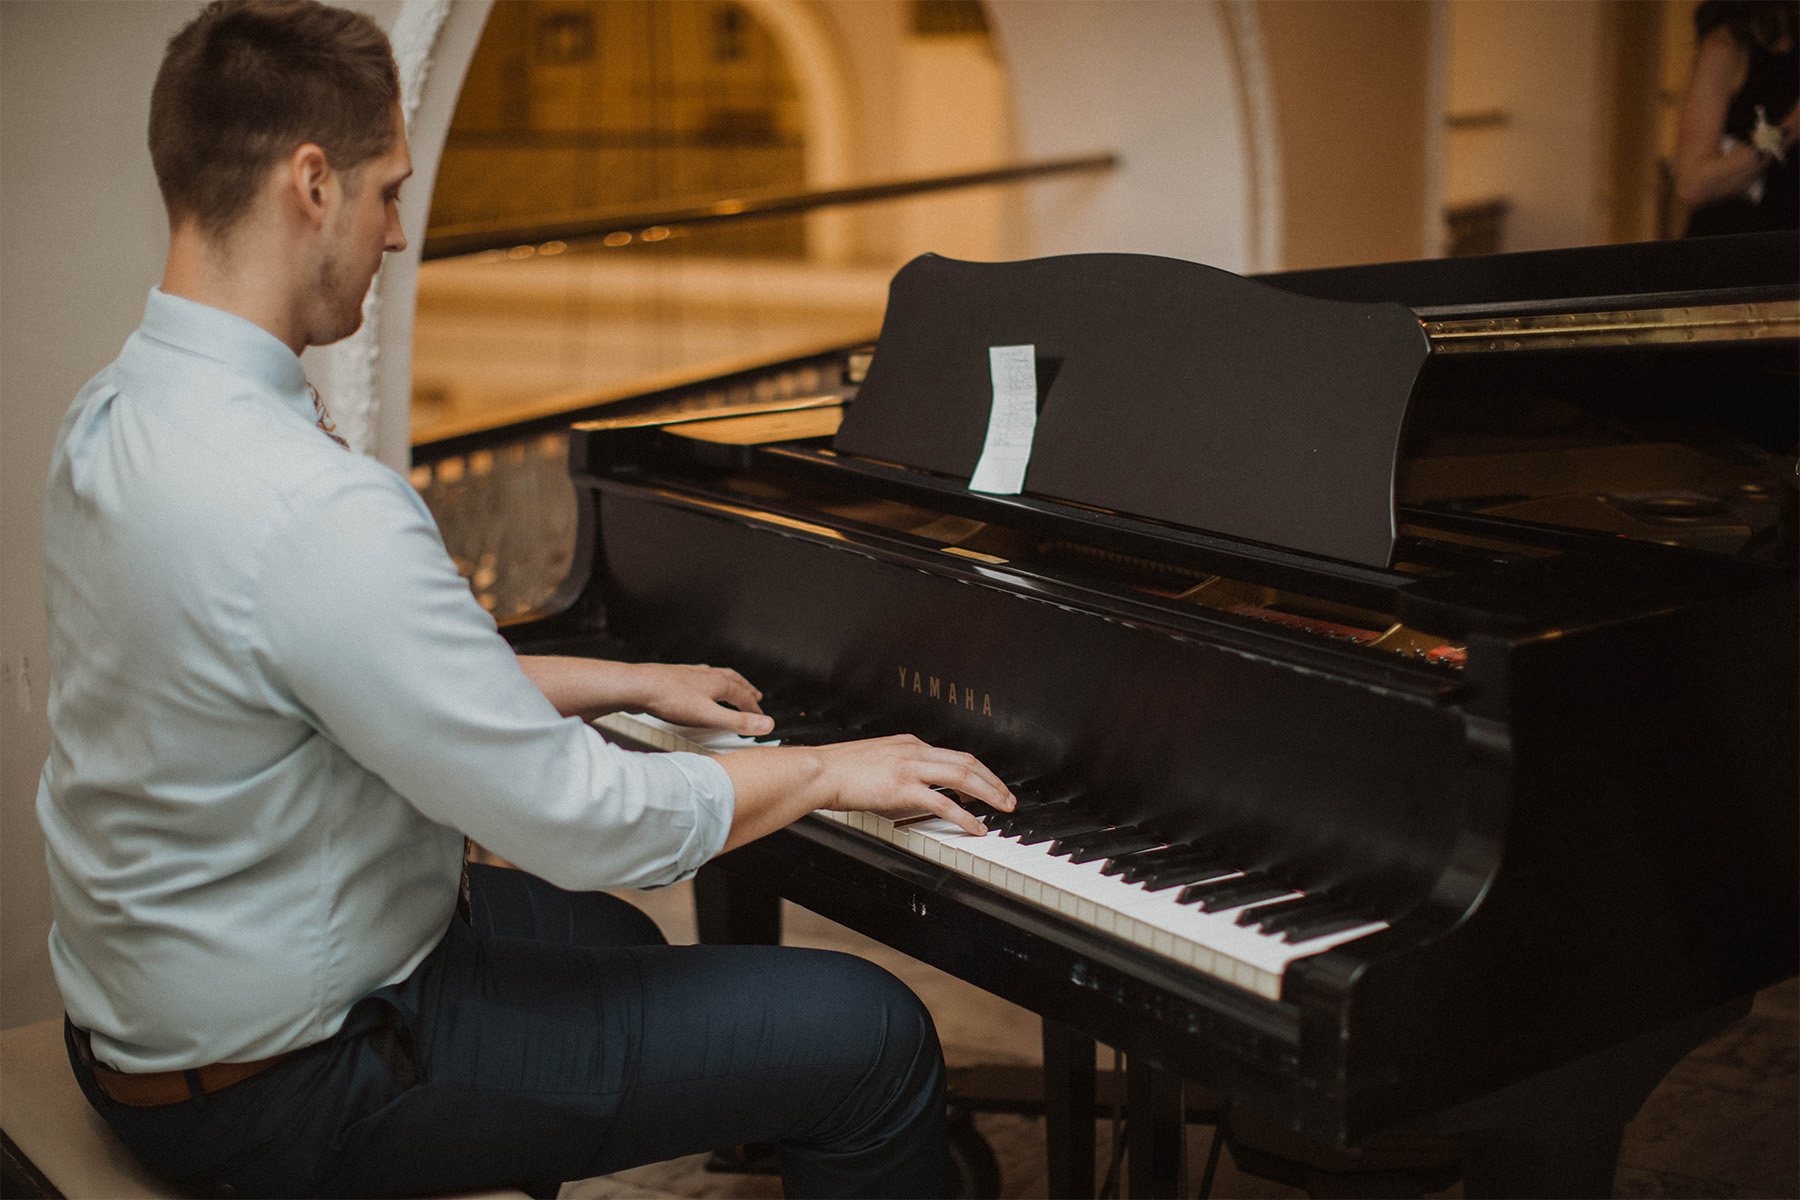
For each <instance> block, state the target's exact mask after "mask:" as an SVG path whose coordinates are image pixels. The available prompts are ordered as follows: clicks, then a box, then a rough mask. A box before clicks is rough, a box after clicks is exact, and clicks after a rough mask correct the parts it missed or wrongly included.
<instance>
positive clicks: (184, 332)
mask: <svg viewBox="0 0 1800 1200" xmlns="http://www.w3.org/2000/svg"><path fill="white" fill-rule="evenodd" d="M138 332H140V333H142V334H144V335H145V336H146V337H150V338H154V339H156V340H157V341H159V342H163V343H165V344H166V345H170V346H174V347H175V348H176V349H179V350H185V351H187V352H188V353H190V354H196V355H199V356H200V357H202V358H210V359H212V360H213V361H214V362H219V363H223V364H224V365H225V366H227V367H230V368H232V369H233V370H235V371H238V372H240V373H241V374H244V375H248V376H249V377H250V378H252V379H254V380H256V381H257V382H258V383H261V384H263V385H264V386H265V387H267V388H268V389H269V390H270V391H272V392H274V393H275V394H276V395H277V396H278V397H280V399H281V400H282V402H283V403H284V404H286V405H287V406H288V407H290V408H292V409H293V410H294V412H295V413H297V414H298V415H299V416H301V417H304V418H305V419H306V420H307V421H308V422H311V421H312V420H313V418H314V412H313V402H312V391H311V389H310V388H309V387H308V386H307V382H306V370H305V368H303V367H302V366H301V365H300V358H299V356H298V355H296V354H295V353H294V352H293V351H292V350H289V349H288V348H287V347H286V346H285V345H283V344H282V342H281V339H280V338H277V337H276V336H275V335H274V334H272V333H270V332H269V331H268V330H266V329H264V328H263V327H262V326H260V325H257V324H255V323H254V322H252V321H247V320H245V319H244V318H243V317H240V316H237V315H235V314H233V313H228V312H226V311H225V310H224V309H219V308H213V307H212V306H211V305H207V304H201V303H200V302H199V301H197V300H188V299H185V298H184V297H181V296H171V295H169V294H168V293H167V292H165V291H163V290H162V289H161V288H159V287H153V288H151V289H150V299H149V300H148V301H147V302H145V304H144V323H143V324H142V325H140V326H139V327H138Z"/></svg>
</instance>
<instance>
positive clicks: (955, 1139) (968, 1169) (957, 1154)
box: [949, 1108, 1000, 1200]
mask: <svg viewBox="0 0 1800 1200" xmlns="http://www.w3.org/2000/svg"><path fill="white" fill-rule="evenodd" d="M949 1118H950V1194H951V1195H952V1196H955V1197H957V1198H958V1200H997V1198H998V1197H999V1195H1000V1160H999V1159H998V1158H996V1157H994V1148H993V1147H992V1146H990V1145H988V1140H987V1139H986V1138H984V1137H982V1136H981V1131H980V1130H978V1129H976V1128H975V1118H974V1117H973V1116H971V1115H970V1114H969V1113H968V1112H966V1111H965V1110H963V1109H960V1108H952V1109H951V1110H950V1112H949Z"/></svg>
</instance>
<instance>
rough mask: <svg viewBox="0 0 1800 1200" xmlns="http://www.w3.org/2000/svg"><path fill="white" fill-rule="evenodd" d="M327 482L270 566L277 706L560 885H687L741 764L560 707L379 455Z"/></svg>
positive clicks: (298, 513)
mask: <svg viewBox="0 0 1800 1200" xmlns="http://www.w3.org/2000/svg"><path fill="white" fill-rule="evenodd" d="M312 490H314V491H316V493H317V494H299V495H294V496H292V497H291V498H290V503H289V504H288V506H287V507H286V510H285V512H284V514H283V524H284V526H285V527H284V528H280V529H275V530H271V531H270V536H269V537H268V538H266V539H265V540H264V544H263V546H262V550H261V561H260V562H259V564H258V568H259V569H258V579H257V592H256V594H257V603H258V605H259V612H258V614H257V615H258V621H257V622H256V625H257V627H258V628H259V629H260V630H261V631H262V632H261V634H260V635H259V636H261V637H262V638H263V639H264V644H263V645H260V646H257V647H253V649H254V651H255V652H256V653H257V655H258V656H259V658H261V659H262V660H263V663H264V668H265V669H264V672H263V675H264V678H265V680H266V681H267V685H268V687H269V690H270V695H269V696H268V697H267V699H268V701H269V702H270V703H274V704H277V705H291V706H293V707H294V709H295V710H296V711H297V712H298V713H299V714H301V715H303V716H304V719H305V720H306V721H307V722H308V723H309V724H311V725H312V727H313V728H314V729H316V730H317V731H318V735H319V736H321V737H325V738H328V739H330V741H331V742H332V743H334V744H335V745H336V746H337V747H339V748H340V749H341V750H342V751H343V752H344V753H345V754H346V755H348V756H349V757H350V758H352V759H354V760H355V762H356V763H357V764H358V765H360V766H361V767H362V768H363V769H364V770H366V771H369V772H371V773H373V774H374V775H376V776H378V777H379V778H380V779H381V780H382V781H383V782H385V784H386V785H387V786H388V787H390V788H392V789H393V790H394V791H395V792H396V793H398V794H399V795H400V796H401V797H403V798H404V799H405V800H406V801H407V802H409V803H410V804H411V805H413V807H415V808H416V809H418V811H419V812H421V813H423V814H424V815H425V816H427V817H429V818H430V819H432V820H434V821H437V822H439V823H441V824H444V825H447V826H450V827H452V828H455V829H458V830H460V831H462V832H463V833H465V834H467V835H469V836H470V837H473V838H474V839H475V840H476V841H478V842H480V843H481V844H482V845H483V846H485V847H487V848H488V849H490V850H492V851H494V852H495V853H496V854H499V855H501V856H502V857H504V858H506V859H508V860H510V861H512V862H514V863H516V864H517V865H519V866H520V867H523V868H525V869H526V870H529V871H531V872H533V873H535V874H538V875H541V876H543V877H544V878H546V879H548V880H550V881H551V882H553V883H555V884H557V885H559V886H562V887H566V888H573V889H595V888H622V887H648V886H654V885H658V884H665V883H671V882H675V881H677V880H680V879H683V878H685V877H687V876H688V875H690V874H692V873H693V872H694V871H695V870H696V869H697V868H698V867H699V866H700V865H701V864H702V863H704V862H705V861H706V860H707V859H709V858H711V857H712V856H713V855H714V854H716V853H718V851H719V849H720V848H721V847H722V846H723V845H724V842H725V837H726V834H727V832H728V830H729V828H730V824H731V818H732V810H733V801H734V796H733V792H732V787H731V780H730V778H729V776H727V775H726V773H725V770H724V768H723V767H721V766H720V765H719V764H718V763H717V762H715V761H714V760H712V759H710V758H708V757H706V756H704V755H697V754H642V753H635V752H632V751H627V750H622V749H620V748H619V747H617V746H614V745H611V744H610V743H608V742H606V741H605V740H604V739H603V738H601V737H600V735H599V734H598V733H597V732H596V731H595V730H594V729H592V728H591V727H590V726H588V725H587V724H586V723H585V722H583V721H582V720H580V719H579V718H575V717H563V716H561V715H559V714H558V713H557V712H556V710H555V708H554V707H552V706H551V704H550V702H549V701H548V700H547V699H545V697H544V695H543V693H542V692H540V691H539V690H538V689H537V687H536V685H534V684H533V683H532V682H531V680H530V679H529V678H528V677H527V676H526V675H525V672H524V671H523V669H522V668H521V667H520V666H519V662H518V659H517V657H516V656H515V655H514V653H513V651H512V649H511V647H509V646H508V645H507V643H506V641H505V639H503V638H502V637H501V636H500V635H499V633H498V631H497V629H496V627H495V624H494V621H493V618H492V617H491V616H489V615H488V613H487V612H486V611H484V610H483V609H482V608H481V606H480V605H479V604H477V603H476V602H475V598H474V597H473V596H472V595H471V594H470V591H469V587H468V585H467V583H466V582H465V581H464V580H463V579H462V578H461V577H460V576H459V575H458V574H457V573H456V569H455V567H454V565H453V564H452V563H451V561H450V558H449V556H448V555H447V554H446V553H445V551H444V547H443V543H442V541H441V539H440V537H439V535H438V532H437V528H436V526H435V525H434V524H433V523H432V520H431V517H430V514H429V513H428V512H427V511H426V509H425V508H424V505H423V504H422V503H421V502H420V501H419V500H418V498H417V497H416V495H414V494H413V493H412V490H411V488H409V487H407V485H406V484H405V482H404V481H402V480H401V479H399V477H398V476H394V475H393V474H392V473H391V472H388V471H387V470H386V468H383V467H379V466H377V465H376V464H373V463H370V464H368V466H367V469H366V470H364V471H359V472H357V473H356V474H355V476H354V477H352V478H351V479H349V480H346V479H344V478H343V477H341V476H340V477H338V478H336V479H334V480H332V481H329V482H326V483H322V484H320V485H319V486H318V487H317V488H316V489H312Z"/></svg>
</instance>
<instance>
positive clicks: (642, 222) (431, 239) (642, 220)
mask: <svg viewBox="0 0 1800 1200" xmlns="http://www.w3.org/2000/svg"><path fill="white" fill-rule="evenodd" d="M1118 165H1119V156H1118V155H1116V154H1114V153H1112V152H1110V151H1107V152H1103V153H1096V154H1077V155H1071V156H1068V157H1064V158H1048V159H1040V160H1038V161H1036V162H1025V163H1012V164H1009V165H1007V166H1004V167H992V168H989V169H987V170H984V171H959V172H956V173H953V174H949V175H923V176H915V177H913V178H910V179H888V180H881V181H877V182H874V183H865V184H859V185H857V186H855V187H840V188H812V189H808V190H804V191H775V190H770V191H759V192H743V193H741V194H739V195H736V196H723V197H719V198H717V199H713V200H704V201H697V202H694V203H691V204H686V205H680V206H677V207H673V208H663V209H643V208H633V209H596V210H590V211H586V212H571V213H560V214H556V215H553V216H550V217H546V218H545V219H543V220H541V221H535V222H533V223H532V224H530V225H519V224H516V223H512V222H502V221H480V222H474V221H471V222H466V223H463V224H458V225H439V226H437V227H435V228H430V229H427V230H426V231H425V248H424V251H423V254H422V257H424V258H425V259H427V260H429V259H436V258H453V257H455V256H457V255H462V254H480V253H482V252H484V251H488V250H512V249H514V248H515V247H520V246H529V247H538V248H543V247H546V246H552V245H554V246H556V247H557V248H559V249H560V248H563V247H566V246H568V245H571V244H580V243H592V242H598V243H600V244H601V245H604V246H615V247H616V246H629V245H632V244H633V243H636V242H658V241H661V240H663V239H664V238H667V237H669V236H670V234H671V233H672V232H673V231H674V230H677V229H687V228H692V227H694V226H699V225H720V224H726V223H728V222H736V221H750V220H757V219H760V218H765V217H776V216H788V215H791V214H795V213H806V212H813V211H814V210H816V209H821V208H835V207H840V206H844V205H852V204H873V203H875V202H877V201H882V200H898V199H902V198H904V197H907V196H923V195H928V194H930V193H933V192H948V191H956V190H958V189H962V188H972V187H985V186H989V185H993V184H1002V183H1020V182H1023V181H1025V180H1029V179H1042V178H1045V177H1049V176H1057V175H1075V174H1083V173H1089V172H1098V171H1110V170H1112V169H1113V168H1114V167H1116V166H1118Z"/></svg>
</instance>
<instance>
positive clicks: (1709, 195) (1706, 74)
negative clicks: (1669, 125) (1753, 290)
mask: <svg viewBox="0 0 1800 1200" xmlns="http://www.w3.org/2000/svg"><path fill="white" fill-rule="evenodd" d="M1797 34H1800V3H1792V2H1790V0H1706V2H1705V3H1703V4H1701V5H1700V6H1699V7H1698V8H1696V9H1695V10H1694V35H1695V40H1696V42H1697V44H1698V46H1699V51H1698V53H1697V54H1696V56H1695V59H1694V80H1693V84H1692V85H1691V86H1690V87H1689V89H1688V96H1687V102H1686V104H1685V105H1684V106H1683V109H1682V114H1681V132H1680V136H1679V139H1678V141H1677V142H1676V147H1675V194H1676V196H1677V197H1678V198H1679V199H1680V200H1681V202H1682V203H1683V204H1685V205H1686V206H1687V208H1688V210H1689V212H1690V214H1691V215H1690V216H1689V218H1688V226H1687V236H1688V237H1701V236H1705V235H1707V234H1714V233H1747V232H1752V231H1755V230H1761V229H1793V228H1795V227H1797V226H1800V149H1796V147H1795V142H1796V140H1797V139H1800V115H1796V101H1797V100H1800V39H1797V37H1796V35H1797Z"/></svg>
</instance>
